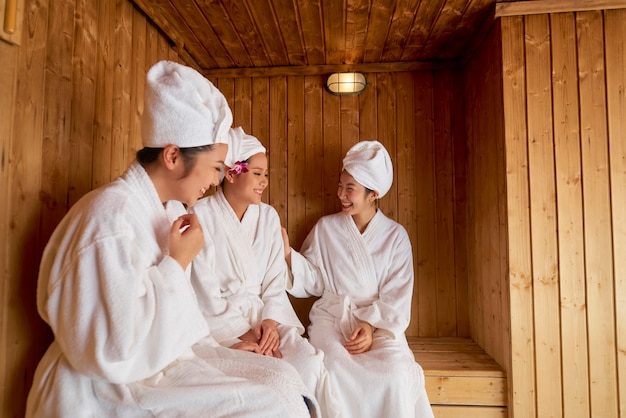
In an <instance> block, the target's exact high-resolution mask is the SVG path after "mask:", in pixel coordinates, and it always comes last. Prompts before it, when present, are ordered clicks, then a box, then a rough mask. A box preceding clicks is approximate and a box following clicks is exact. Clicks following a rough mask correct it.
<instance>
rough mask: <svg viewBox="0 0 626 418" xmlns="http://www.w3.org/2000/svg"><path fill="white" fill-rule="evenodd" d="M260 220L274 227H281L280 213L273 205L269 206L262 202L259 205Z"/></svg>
mask: <svg viewBox="0 0 626 418" xmlns="http://www.w3.org/2000/svg"><path fill="white" fill-rule="evenodd" d="M259 218H260V219H261V220H262V221H263V222H265V223H268V224H270V225H272V226H277V227H280V225H281V223H280V216H278V212H277V211H276V209H274V207H273V206H272V205H268V204H267V203H263V202H261V203H260V204H259Z"/></svg>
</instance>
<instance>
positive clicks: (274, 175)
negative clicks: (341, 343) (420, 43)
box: [213, 70, 469, 336]
mask: <svg viewBox="0 0 626 418" xmlns="http://www.w3.org/2000/svg"><path fill="white" fill-rule="evenodd" d="M366 76H367V79H368V83H369V86H368V87H367V89H366V91H365V92H364V93H363V94H362V95H360V96H352V97H339V96H334V95H331V94H329V93H328V92H326V91H325V89H324V85H325V80H326V75H320V76H288V77H269V78H267V77H255V78H245V77H242V78H221V79H217V80H213V81H214V82H215V84H216V85H217V86H218V87H219V89H220V90H221V91H222V92H223V93H224V94H225V95H226V97H227V99H228V101H229V104H230V106H231V108H232V109H233V114H234V125H235V126H242V127H243V128H244V130H246V131H247V132H250V133H252V134H253V135H255V136H257V137H258V138H259V139H260V140H261V141H262V142H263V143H264V145H266V147H267V149H268V155H269V163H270V164H269V165H270V185H269V193H267V194H266V196H265V197H264V199H265V201H266V202H269V203H270V204H272V205H273V206H274V207H275V208H276V210H277V211H278V213H279V215H280V217H281V221H282V223H283V225H284V226H285V227H286V228H287V230H288V232H289V235H290V240H291V244H292V246H293V247H294V248H296V249H298V248H300V245H301V244H302V241H303V240H304V238H305V237H306V234H307V233H308V231H309V230H310V229H311V227H312V226H313V225H314V224H315V222H316V221H317V219H319V217H320V216H322V215H325V214H330V213H333V212H336V211H338V210H339V202H338V199H337V197H336V191H337V180H338V176H339V172H340V170H341V160H342V158H343V155H344V154H345V152H346V151H347V150H348V149H349V148H350V146H352V145H353V144H354V143H356V142H357V141H360V140H369V139H378V140H380V141H381V142H382V143H383V144H385V146H386V147H387V148H388V150H389V152H390V154H391V158H392V160H393V162H394V165H395V172H394V184H393V186H392V189H391V190H390V192H389V194H388V195H387V196H385V197H384V198H383V199H381V201H380V208H381V209H382V210H383V212H384V213H386V214H387V215H388V216H390V217H391V218H393V219H395V220H397V221H398V222H400V223H401V224H403V225H404V226H405V227H406V228H407V231H408V232H409V235H410V238H411V241H412V244H413V253H414V264H415V272H416V281H415V288H414V299H413V300H414V303H413V311H412V321H411V325H410V328H409V330H408V332H407V334H408V335H411V336H469V318H468V307H467V303H468V302H467V279H466V261H465V260H466V254H465V245H464V242H465V241H464V237H465V230H466V228H467V225H466V216H465V193H466V191H465V188H466V185H465V180H464V178H465V173H464V170H465V152H466V151H465V144H464V140H465V134H464V127H465V122H464V118H465V114H464V111H465V110H464V101H463V100H461V99H459V98H460V97H462V94H463V93H462V91H463V87H462V82H463V79H462V75H461V74H460V73H457V72H454V71H449V70H444V71H433V72H415V73H405V72H397V73H368V74H366ZM459 92H460V93H459ZM459 237H461V238H460V239H459ZM457 239H459V240H458V241H457ZM293 302H294V304H295V305H296V309H297V311H298V314H299V315H300V317H301V319H302V320H303V322H305V323H307V322H308V317H307V311H308V308H309V306H310V303H311V301H310V300H304V301H298V300H294V301H293Z"/></svg>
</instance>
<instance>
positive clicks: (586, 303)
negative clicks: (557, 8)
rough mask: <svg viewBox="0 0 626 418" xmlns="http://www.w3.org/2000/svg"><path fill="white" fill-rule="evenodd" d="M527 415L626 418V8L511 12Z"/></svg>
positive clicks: (509, 63)
mask: <svg viewBox="0 0 626 418" xmlns="http://www.w3.org/2000/svg"><path fill="white" fill-rule="evenodd" d="M501 21H502V45H503V46H502V50H503V76H504V83H503V89H504V90H503V91H504V96H503V97H504V114H505V121H506V123H505V138H506V139H505V141H506V143H505V144H506V173H507V175H506V180H507V192H508V208H507V211H508V230H509V244H508V245H509V258H510V260H509V261H510V266H509V269H510V271H509V275H510V277H509V279H510V292H511V346H512V348H511V350H512V370H511V371H512V379H511V382H512V392H511V395H512V400H511V402H510V404H509V408H510V410H511V411H512V414H513V416H515V417H524V418H526V417H544V416H565V417H568V418H570V417H624V416H626V286H625V277H626V263H625V261H624V260H625V259H624V254H626V87H625V86H626V73H625V70H624V69H625V68H626V9H617V10H606V11H584V12H566V13H558V14H536V15H527V16H509V17H503V18H502V19H501Z"/></svg>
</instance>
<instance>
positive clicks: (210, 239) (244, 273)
mask: <svg viewBox="0 0 626 418" xmlns="http://www.w3.org/2000/svg"><path fill="white" fill-rule="evenodd" d="M191 211H193V212H194V213H196V215H197V216H198V219H199V221H200V224H201V225H202V227H203V229H204V230H205V231H206V233H205V246H204V248H203V250H202V251H201V252H200V254H198V255H197V256H196V258H195V259H194V261H193V267H192V275H191V279H192V284H193V286H194V289H195V291H196V294H197V295H198V300H199V301H200V305H201V309H202V311H203V312H204V313H205V316H206V319H207V322H208V323H209V325H210V327H211V330H212V336H213V337H214V338H215V339H216V340H217V341H218V342H220V343H221V344H223V345H225V346H230V345H232V344H234V343H236V342H238V341H239V338H238V337H239V336H241V335H243V334H245V333H246V332H247V331H249V330H250V329H252V328H254V327H256V326H257V325H258V324H260V323H261V322H262V321H263V320H264V319H267V318H271V319H273V320H275V321H277V322H278V323H279V324H280V325H279V326H278V331H279V334H280V346H279V350H280V351H281V353H282V355H283V360H286V361H287V362H289V363H291V364H292V365H293V366H294V367H295V368H296V369H297V370H298V372H299V373H300V376H301V377H302V380H303V381H304V383H305V384H306V386H307V387H308V388H309V389H310V390H311V391H312V392H313V393H314V394H315V397H316V399H317V401H318V404H319V407H320V412H321V414H322V415H323V416H324V417H337V416H339V415H338V414H337V413H338V411H339V408H338V407H337V406H336V405H334V403H333V395H332V390H331V388H330V387H329V386H328V373H327V371H326V368H325V366H324V362H323V358H324V354H323V353H322V352H321V351H320V350H316V349H315V348H314V347H313V346H312V345H311V344H309V342H308V341H307V340H306V339H305V338H303V337H302V336H301V335H302V334H303V333H304V326H303V325H302V323H301V322H300V320H299V319H298V317H297V315H296V313H295V312H294V310H293V307H292V306H291V302H290V301H289V297H288V295H287V292H286V291H285V286H286V284H287V277H288V269H287V264H286V262H285V258H284V249H283V241H282V235H281V229H280V228H281V227H280V218H279V217H278V214H277V213H276V210H275V209H274V208H273V207H271V206H270V205H267V204H265V203H261V204H258V205H254V204H253V205H249V206H248V208H247V210H246V212H245V214H244V216H243V218H242V220H241V221H240V220H239V218H238V217H237V215H236V214H235V212H234V210H233V209H232V207H231V206H230V204H229V203H228V201H227V200H226V198H225V196H224V193H223V191H222V190H218V191H217V192H216V193H215V194H214V195H212V196H209V197H207V198H205V199H201V200H200V201H198V202H197V203H196V205H195V206H194V207H193V208H191Z"/></svg>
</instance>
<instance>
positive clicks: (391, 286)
mask: <svg viewBox="0 0 626 418" xmlns="http://www.w3.org/2000/svg"><path fill="white" fill-rule="evenodd" d="M394 229H395V233H394V234H392V235H391V237H390V238H391V239H389V238H388V237H385V238H384V240H385V241H386V247H387V248H388V249H391V250H390V251H389V254H388V255H387V257H385V258H386V259H387V260H388V262H387V264H386V265H385V266H384V268H383V269H381V270H382V271H384V272H385V274H384V275H383V277H382V280H381V281H380V284H379V293H378V298H377V299H375V300H374V301H373V302H372V303H371V304H369V305H366V306H363V307H360V308H358V309H356V310H355V311H354V316H355V317H356V318H358V319H359V320H361V321H365V322H368V323H369V324H371V325H372V326H374V327H375V328H378V329H379V330H384V331H386V332H387V333H388V334H390V336H392V337H393V338H398V337H399V336H401V335H403V334H404V332H405V331H406V329H407V327H408V326H409V321H410V319H411V299H412V296H413V281H414V273H413V255H412V254H413V252H412V249H411V242H410V240H409V237H408V235H407V233H406V231H405V230H404V229H402V227H400V226H399V225H398V226H396V228H394ZM376 262H379V263H384V260H382V259H378V260H377V261H376Z"/></svg>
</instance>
